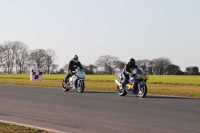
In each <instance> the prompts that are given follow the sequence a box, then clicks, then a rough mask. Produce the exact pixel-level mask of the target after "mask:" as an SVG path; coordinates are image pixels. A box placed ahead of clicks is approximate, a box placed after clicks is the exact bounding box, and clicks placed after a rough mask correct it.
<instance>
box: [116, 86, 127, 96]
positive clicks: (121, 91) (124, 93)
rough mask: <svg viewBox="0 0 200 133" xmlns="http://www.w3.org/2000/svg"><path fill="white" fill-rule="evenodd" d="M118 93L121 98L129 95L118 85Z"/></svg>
mask: <svg viewBox="0 0 200 133" xmlns="http://www.w3.org/2000/svg"><path fill="white" fill-rule="evenodd" d="M117 91H118V94H119V95H120V96H126V94H127V92H126V90H125V89H124V88H123V89H122V90H120V88H119V85H117Z"/></svg>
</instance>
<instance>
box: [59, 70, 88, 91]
mask: <svg viewBox="0 0 200 133" xmlns="http://www.w3.org/2000/svg"><path fill="white" fill-rule="evenodd" d="M85 75H86V74H85V72H84V71H83V70H80V69H76V70H75V71H72V76H70V77H69V79H68V83H65V79H63V81H62V87H63V90H64V91H69V90H74V91H78V92H79V93H81V92H83V91H84V89H85V82H84V78H85Z"/></svg>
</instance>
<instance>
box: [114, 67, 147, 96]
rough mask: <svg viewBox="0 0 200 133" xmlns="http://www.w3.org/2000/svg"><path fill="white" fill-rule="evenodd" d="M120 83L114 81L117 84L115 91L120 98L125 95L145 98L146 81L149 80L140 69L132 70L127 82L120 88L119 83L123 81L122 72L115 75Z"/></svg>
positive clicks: (120, 84)
mask: <svg viewBox="0 0 200 133" xmlns="http://www.w3.org/2000/svg"><path fill="white" fill-rule="evenodd" d="M117 75H118V77H119V79H120V82H119V81H118V80H115V83H116V84H117V91H118V94H119V95H120V96H125V95H126V94H127V93H129V94H135V95H138V96H139V97H145V96H146V94H147V85H146V81H147V80H148V79H149V77H148V74H147V73H146V72H145V71H144V70H143V69H142V68H140V67H138V68H135V69H133V70H132V72H131V75H129V77H130V78H129V81H128V82H127V83H125V85H124V86H122V83H121V81H122V80H123V79H124V78H123V76H122V72H118V73H117Z"/></svg>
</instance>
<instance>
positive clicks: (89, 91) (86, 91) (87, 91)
mask: <svg viewBox="0 0 200 133" xmlns="http://www.w3.org/2000/svg"><path fill="white" fill-rule="evenodd" d="M83 93H117V92H113V91H91V90H85V91H84V92H83Z"/></svg>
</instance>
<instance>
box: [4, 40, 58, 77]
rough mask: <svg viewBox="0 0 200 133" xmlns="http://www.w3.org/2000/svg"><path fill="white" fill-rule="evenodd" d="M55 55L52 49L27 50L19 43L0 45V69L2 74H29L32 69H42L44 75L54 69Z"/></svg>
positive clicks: (55, 65) (9, 42) (26, 46)
mask: <svg viewBox="0 0 200 133" xmlns="http://www.w3.org/2000/svg"><path fill="white" fill-rule="evenodd" d="M56 59H57V57H56V53H55V51H54V50H52V49H47V50H45V49H34V50H29V47H28V45H27V44H24V43H23V42H21V41H14V42H11V41H8V42H5V43H3V44H0V68H1V70H2V71H3V73H8V74H11V73H13V72H14V71H15V72H16V73H18V74H23V73H29V72H30V69H31V68H32V67H34V68H43V69H44V72H45V73H49V72H50V71H52V70H54V69H56V68H57V67H58V65H57V64H55V60H56Z"/></svg>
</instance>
